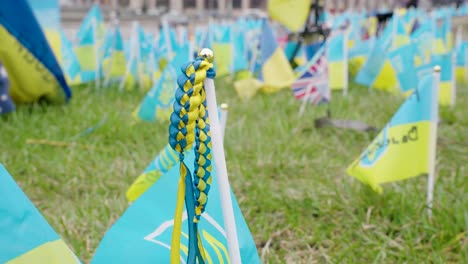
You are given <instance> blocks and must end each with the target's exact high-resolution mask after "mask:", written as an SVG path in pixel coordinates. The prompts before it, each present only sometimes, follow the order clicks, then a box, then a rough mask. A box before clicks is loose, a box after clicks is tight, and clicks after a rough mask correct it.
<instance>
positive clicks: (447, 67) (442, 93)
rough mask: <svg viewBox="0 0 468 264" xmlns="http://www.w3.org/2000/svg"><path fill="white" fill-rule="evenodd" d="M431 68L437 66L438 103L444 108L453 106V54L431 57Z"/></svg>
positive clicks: (454, 86)
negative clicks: (439, 68) (438, 67)
mask: <svg viewBox="0 0 468 264" xmlns="http://www.w3.org/2000/svg"><path fill="white" fill-rule="evenodd" d="M431 59H432V66H435V65H439V66H440V67H441V72H440V88H439V103H440V105H444V106H448V105H450V106H453V105H455V97H456V83H455V59H456V58H455V56H454V53H453V52H449V53H447V54H441V55H432V57H431Z"/></svg>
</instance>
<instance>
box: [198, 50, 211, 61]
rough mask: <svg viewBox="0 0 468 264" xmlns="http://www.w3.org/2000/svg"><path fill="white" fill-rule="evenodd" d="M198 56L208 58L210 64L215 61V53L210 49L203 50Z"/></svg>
mask: <svg viewBox="0 0 468 264" xmlns="http://www.w3.org/2000/svg"><path fill="white" fill-rule="evenodd" d="M198 56H199V57H204V58H206V59H207V60H208V61H209V62H210V63H211V62H213V61H214V53H213V51H212V50H210V49H208V48H203V49H202V50H200V52H199V53H198Z"/></svg>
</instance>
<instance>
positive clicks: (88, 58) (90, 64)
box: [75, 45, 97, 71]
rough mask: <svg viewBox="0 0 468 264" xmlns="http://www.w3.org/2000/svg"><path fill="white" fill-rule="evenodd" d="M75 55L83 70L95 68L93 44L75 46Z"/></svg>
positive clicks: (93, 69)
mask: <svg viewBox="0 0 468 264" xmlns="http://www.w3.org/2000/svg"><path fill="white" fill-rule="evenodd" d="M75 53H76V57H77V58H78V61H79V62H80V66H81V69H82V70H83V71H95V70H96V66H97V65H96V49H95V47H94V45H83V46H78V47H76V48H75Z"/></svg>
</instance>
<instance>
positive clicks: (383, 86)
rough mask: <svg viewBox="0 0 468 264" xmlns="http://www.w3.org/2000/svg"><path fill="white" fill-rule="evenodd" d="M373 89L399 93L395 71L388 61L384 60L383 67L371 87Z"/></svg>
mask: <svg viewBox="0 0 468 264" xmlns="http://www.w3.org/2000/svg"><path fill="white" fill-rule="evenodd" d="M372 87H373V88H374V89H377V90H383V91H387V92H391V93H399V92H400V89H399V88H398V79H397V76H396V73H395V70H394V69H393V67H392V64H391V63H390V61H389V60H385V63H384V66H383V67H382V70H381V71H380V73H379V75H378V76H377V79H376V80H375V82H374V84H373V85H372Z"/></svg>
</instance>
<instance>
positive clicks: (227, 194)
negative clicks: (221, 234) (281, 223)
mask: <svg viewBox="0 0 468 264" xmlns="http://www.w3.org/2000/svg"><path fill="white" fill-rule="evenodd" d="M199 56H203V57H207V58H208V60H210V61H213V59H214V54H213V51H211V50H210V49H206V48H205V49H202V50H201V51H200V53H199ZM205 91H206V101H207V105H208V116H209V117H210V130H211V141H212V143H213V158H214V165H215V167H216V172H217V176H218V184H219V192H220V198H221V206H222V209H223V220H224V227H225V228H226V240H227V243H228V251H229V258H230V260H231V263H232V264H241V263H242V262H241V257H240V250H239V242H238V239H237V230H236V222H235V219H234V212H233V207H232V200H231V191H230V187H229V179H228V174H227V167H226V157H225V156H224V144H223V138H222V134H221V133H222V132H221V125H220V122H219V118H218V107H217V103H216V91H215V86H214V81H213V79H209V78H206V79H205Z"/></svg>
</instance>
